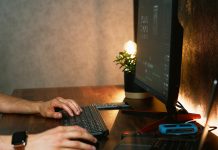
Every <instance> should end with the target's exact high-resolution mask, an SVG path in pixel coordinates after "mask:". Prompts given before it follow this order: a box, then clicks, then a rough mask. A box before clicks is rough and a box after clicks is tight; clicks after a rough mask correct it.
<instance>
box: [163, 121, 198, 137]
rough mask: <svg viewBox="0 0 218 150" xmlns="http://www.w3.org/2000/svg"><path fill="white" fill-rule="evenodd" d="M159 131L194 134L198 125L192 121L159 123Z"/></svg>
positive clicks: (171, 133)
mask: <svg viewBox="0 0 218 150" xmlns="http://www.w3.org/2000/svg"><path fill="white" fill-rule="evenodd" d="M159 131H160V133H161V134H165V135H185V134H196V133H197V132H198V127H197V126H196V125H195V124H194V123H179V124H160V125H159Z"/></svg>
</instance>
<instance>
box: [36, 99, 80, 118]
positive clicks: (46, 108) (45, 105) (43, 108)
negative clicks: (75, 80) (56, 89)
mask: <svg viewBox="0 0 218 150" xmlns="http://www.w3.org/2000/svg"><path fill="white" fill-rule="evenodd" d="M55 108H61V109H63V110H65V111H66V112H68V114H69V115H70V116H74V115H79V114H80V113H81V112H82V109H81V107H80V106H79V105H78V104H77V103H76V102H75V101H74V100H72V99H64V98H62V97H57V98H54V99H52V100H49V101H45V102H41V103H40V105H39V113H40V114H41V115H42V116H43V117H48V118H56V119H59V118H61V117H62V114H61V113H60V112H55Z"/></svg>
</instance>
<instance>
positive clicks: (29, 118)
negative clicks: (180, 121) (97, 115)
mask: <svg viewBox="0 0 218 150" xmlns="http://www.w3.org/2000/svg"><path fill="white" fill-rule="evenodd" d="M12 95H13V96H17V97H22V98H25V99H29V100H49V99H52V98H54V97H57V96H61V97H64V98H70V99H74V100H76V101H77V103H78V104H79V105H80V106H84V105H88V104H91V103H102V104H103V103H111V102H121V101H123V100H125V101H127V102H128V103H130V104H131V106H133V107H134V108H142V109H146V110H150V111H166V109H165V106H164V105H163V104H162V103H160V102H159V101H157V100H151V99H147V100H134V99H124V91H123V87H122V86H98V87H85V86H84V87H67V88H38V89H17V90H14V92H13V94H12ZM101 115H102V117H103V119H104V121H105V123H106V125H107V127H108V129H109V132H110V134H109V136H108V137H107V138H106V139H102V140H101V141H100V149H103V150H112V149H113V148H114V147H115V146H116V145H117V144H118V142H119V141H120V135H121V133H122V131H126V130H130V131H135V130H137V129H140V128H142V127H143V126H144V125H146V124H149V123H151V122H153V121H155V120H156V119H157V118H156V119H155V118H154V117H144V116H133V115H127V114H124V113H122V112H120V111H118V110H107V111H101ZM0 122H1V124H0V134H12V133H13V132H15V131H21V130H27V131H29V133H38V132H41V131H44V130H47V129H50V128H53V127H56V126H59V125H61V122H60V120H55V119H48V118H43V117H41V116H39V115H18V114H3V115H2V116H1V117H0Z"/></svg>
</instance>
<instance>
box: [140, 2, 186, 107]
mask: <svg viewBox="0 0 218 150" xmlns="http://www.w3.org/2000/svg"><path fill="white" fill-rule="evenodd" d="M177 6H178V4H177V1H176V0H138V6H137V9H138V16H137V21H138V22H137V34H136V35H137V37H136V39H137V41H136V42H137V56H136V58H137V62H136V83H137V84H138V85H140V86H141V87H143V88H144V89H145V90H146V91H147V92H149V93H150V94H152V95H154V96H156V97H157V98H158V99H159V100H161V101H162V102H163V103H164V104H165V105H166V106H167V111H175V110H174V106H175V103H176V101H177V98H178V91H179V83H180V82H179V81H180V68H181V57H182V56H181V55H182V27H181V26H180V24H179V21H178V17H177Z"/></svg>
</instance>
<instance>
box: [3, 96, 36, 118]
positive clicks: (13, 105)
mask: <svg viewBox="0 0 218 150" xmlns="http://www.w3.org/2000/svg"><path fill="white" fill-rule="evenodd" d="M39 105H40V102H39V101H38V102H36V101H28V100H24V99H21V98H16V97H12V96H8V95H4V94H0V112H3V113H25V114H31V113H39Z"/></svg>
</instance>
